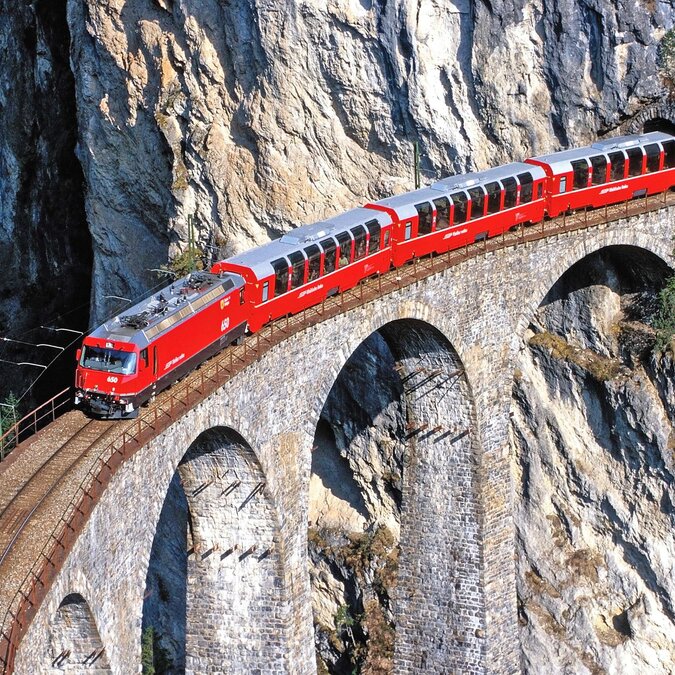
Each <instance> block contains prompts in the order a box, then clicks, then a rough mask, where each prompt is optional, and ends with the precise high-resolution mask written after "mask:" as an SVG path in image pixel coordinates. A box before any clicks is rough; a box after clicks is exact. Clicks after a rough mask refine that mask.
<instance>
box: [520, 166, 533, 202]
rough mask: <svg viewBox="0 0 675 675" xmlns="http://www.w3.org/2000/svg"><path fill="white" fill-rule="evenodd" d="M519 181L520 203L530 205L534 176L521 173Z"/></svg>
mask: <svg viewBox="0 0 675 675" xmlns="http://www.w3.org/2000/svg"><path fill="white" fill-rule="evenodd" d="M518 180H519V181H520V203H521V204H528V203H529V202H531V201H532V174H531V173H519V174H518Z"/></svg>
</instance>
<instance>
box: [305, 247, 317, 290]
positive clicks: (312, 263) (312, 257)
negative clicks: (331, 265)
mask: <svg viewBox="0 0 675 675" xmlns="http://www.w3.org/2000/svg"><path fill="white" fill-rule="evenodd" d="M305 255H306V256H307V260H308V261H309V264H308V272H307V282H308V283H309V282H310V281H315V280H316V279H318V278H319V275H320V273H321V251H320V250H319V247H318V246H317V245H316V244H312V246H308V247H307V248H306V249H305Z"/></svg>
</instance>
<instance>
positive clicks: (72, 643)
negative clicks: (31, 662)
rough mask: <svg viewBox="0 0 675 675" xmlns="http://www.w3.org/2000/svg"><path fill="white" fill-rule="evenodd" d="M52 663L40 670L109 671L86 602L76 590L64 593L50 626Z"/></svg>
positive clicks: (72, 671)
mask: <svg viewBox="0 0 675 675" xmlns="http://www.w3.org/2000/svg"><path fill="white" fill-rule="evenodd" d="M50 647H51V650H50V651H51V653H50V658H51V663H50V664H49V665H48V666H45V668H44V670H43V671H42V672H48V673H85V672H86V673H98V674H100V675H103V674H104V673H110V672H112V671H111V669H110V663H109V661H108V656H107V654H106V651H105V648H104V646H103V642H102V641H101V636H100V634H99V632H98V628H97V627H96V622H95V620H94V615H93V614H92V612H91V608H90V607H89V603H88V602H87V601H86V600H85V599H84V597H83V596H82V595H80V594H79V593H70V594H69V595H67V596H66V597H65V598H64V599H63V600H62V601H61V604H60V605H59V607H58V609H57V610H56V614H55V616H54V619H53V621H52V623H51V626H50Z"/></svg>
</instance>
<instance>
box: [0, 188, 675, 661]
mask: <svg viewBox="0 0 675 675" xmlns="http://www.w3.org/2000/svg"><path fill="white" fill-rule="evenodd" d="M673 205H675V192H668V193H663V194H660V195H657V196H654V197H649V198H645V199H641V200H639V201H632V202H625V203H622V204H617V205H615V206H612V207H607V208H603V209H598V210H596V211H591V212H581V213H576V214H573V215H571V216H561V217H559V218H556V219H553V220H549V221H544V222H542V223H539V224H537V225H536V226H532V227H529V228H522V227H520V228H519V229H518V230H517V231H515V232H507V233H504V234H503V235H502V236H499V237H495V238H493V239H488V240H484V241H481V242H477V243H475V244H471V245H469V246H467V247H465V248H462V249H456V250H453V251H449V252H448V253H446V254H442V255H440V256H436V257H430V258H425V259H419V260H418V259H415V260H413V261H411V263H409V264H407V265H405V266H404V267H399V268H396V269H394V270H392V271H391V272H389V273H387V274H384V275H382V276H380V277H376V278H371V279H368V280H366V281H365V282H364V283H362V284H360V285H359V286H358V287H356V288H354V289H351V290H350V291H347V292H345V293H342V294H341V295H338V296H334V297H332V298H330V299H329V300H327V301H325V302H323V303H321V304H320V305H317V306H315V307H310V308H308V309H307V310H304V311H303V312H301V313H300V314H297V315H294V316H293V317H287V318H285V319H281V320H279V321H275V322H273V323H271V324H268V325H267V326H265V328H263V329H262V330H261V331H259V332H258V333H256V334H254V335H252V336H250V337H247V338H246V340H245V341H244V344H243V345H241V346H232V347H229V348H227V349H225V350H224V351H223V352H221V353H220V354H218V355H216V356H215V357H213V358H212V359H211V360H210V361H208V362H206V363H204V364H202V366H200V368H199V369H198V370H196V371H193V372H192V373H191V374H189V375H188V376H187V377H186V378H184V379H183V380H182V381H181V382H179V383H177V384H175V385H174V386H173V387H172V388H171V389H168V390H166V391H164V392H162V393H161V394H160V395H158V396H157V398H156V400H155V401H154V402H152V403H151V404H150V405H149V406H148V407H147V408H145V409H143V410H142V412H141V415H140V417H139V418H138V419H136V420H130V421H124V422H119V421H118V422H102V421H98V423H94V422H87V421H86V418H84V416H83V415H82V414H81V413H77V412H71V413H67V414H65V415H63V416H62V417H59V418H58V419H57V420H56V421H55V422H53V423H52V424H50V425H49V426H48V427H46V428H44V429H42V430H41V431H40V432H38V433H37V434H36V435H35V436H34V437H33V438H31V439H29V441H26V442H24V443H22V444H21V446H20V447H19V448H17V450H15V451H14V453H12V454H13V455H14V454H15V453H19V454H20V457H15V458H14V460H13V462H12V466H11V470H10V469H7V470H3V469H0V495H2V491H3V489H4V488H5V486H6V484H7V481H8V479H10V475H15V474H17V472H18V473H19V474H20V473H21V470H20V469H22V467H24V464H25V463H26V457H32V456H33V455H35V456H36V457H38V456H41V457H42V458H41V459H37V460H35V461H36V462H37V464H38V469H37V470H36V471H34V473H31V472H30V470H26V469H25V468H23V469H22V470H23V472H24V474H25V477H24V479H23V481H22V482H21V480H19V483H20V484H21V487H20V489H19V490H17V491H15V494H13V495H12V496H11V497H10V496H8V495H2V496H0V509H2V511H1V513H0V610H2V612H3V614H2V616H3V619H2V624H0V629H1V630H2V633H0V672H2V673H10V672H12V670H13V660H14V655H15V652H16V649H17V648H18V645H19V643H20V641H21V638H22V637H23V635H24V634H25V632H26V630H27V628H28V626H29V625H30V621H31V620H32V618H33V616H34V615H35V613H36V611H37V609H38V607H39V605H40V603H41V601H42V600H43V599H44V597H45V595H46V593H47V591H48V590H49V588H50V585H51V582H52V581H53V579H54V578H55V576H56V574H57V573H58V571H59V569H60V567H61V565H62V564H63V562H64V561H65V559H66V557H67V555H68V552H69V551H70V548H71V547H72V545H73V543H74V541H75V539H76V537H77V534H78V532H79V530H80V529H81V528H82V526H83V525H84V523H85V522H86V520H87V518H88V516H89V514H90V513H91V511H92V509H93V507H94V505H95V504H96V502H97V501H98V499H99V497H100V495H101V494H102V492H103V490H104V489H105V487H106V485H107V484H108V482H109V481H110V479H111V477H112V476H113V475H114V473H115V472H116V471H117V469H118V468H119V467H120V466H121V465H122V463H123V462H124V461H125V460H126V459H127V458H128V457H130V456H131V455H133V454H134V453H135V452H136V451H137V450H138V449H139V448H141V447H143V445H144V444H145V443H146V442H147V441H149V440H150V439H151V438H154V437H155V436H156V435H158V434H159V433H161V432H162V431H164V430H165V429H166V428H168V427H169V426H170V425H171V424H172V423H173V422H174V421H176V420H177V419H178V418H179V417H181V416H182V415H183V414H184V413H185V412H186V411H187V410H189V409H190V408H191V407H193V406H194V405H195V404H196V403H198V402H200V401H203V400H204V399H205V398H206V397H207V396H209V395H210V394H211V393H213V392H214V391H216V390H217V389H218V388H220V387H221V386H222V385H223V384H224V383H225V382H227V381H228V380H230V379H231V378H232V377H234V375H236V374H237V373H239V372H241V371H242V370H243V369H244V368H246V367H247V366H248V365H250V364H251V363H253V362H254V361H256V360H257V359H258V358H260V356H262V355H263V354H264V353H265V352H267V351H268V350H269V349H271V348H272V347H273V346H275V345H277V344H279V343H280V342H282V341H283V340H285V339H286V338H287V337H290V336H291V335H293V334H295V333H297V332H299V331H301V330H304V329H305V328H307V327H309V326H312V325H314V324H316V323H319V322H321V321H323V320H325V319H327V318H330V317H331V316H335V315H337V314H341V313H344V312H347V311H349V310H350V309H353V308H354V307H358V306H360V305H363V304H366V303H368V302H370V301H372V300H374V299H376V298H379V297H382V296H385V295H387V294H389V293H392V292H395V291H397V290H399V289H401V288H403V287H405V286H408V285H410V284H412V283H415V282H416V281H419V280H421V279H424V278H426V277H429V276H432V275H434V274H436V273H438V272H440V271H442V270H443V269H447V268H449V267H453V266H455V265H457V264H459V263H461V262H464V261H466V260H468V259H470V258H475V257H477V256H480V255H482V254H485V253H488V252H491V251H496V250H498V249H502V248H508V247H512V246H518V245H521V244H527V243H528V242H532V241H536V240H538V239H543V238H547V237H551V236H556V235H559V234H563V233H567V232H572V231H576V230H582V229H586V228H589V227H593V226H597V225H601V224H604V223H609V222H611V221H613V220H619V219H621V218H625V217H629V216H633V215H639V214H641V213H645V212H647V211H653V210H657V209H660V208H663V207H666V206H673ZM76 420H77V421H76ZM68 428H70V431H68ZM59 434H61V435H60V436H59ZM69 434H70V435H69ZM57 437H58V438H61V439H62V440H60V441H58V442H57V443H56V444H54V442H53V440H54V439H55V438H57ZM45 439H46V442H47V443H51V445H52V446H54V445H56V446H58V447H57V449H56V450H55V451H53V452H52V453H51V454H50V453H49V451H47V450H44V448H43V449H42V452H43V454H42V455H39V453H40V444H41V443H42V445H44V440H45ZM59 443H60V445H59ZM85 446H87V447H85ZM78 453H79V454H78ZM61 455H62V457H59V456H61ZM1 466H2V465H1V464H0V467H1ZM40 476H41V478H40ZM66 478H67V479H68V480H67V481H66ZM65 482H67V484H68V486H69V488H68V489H67V490H62V491H59V490H57V489H56V488H57V487H58V486H59V485H64V484H65ZM31 486H32V487H31ZM24 490H26V496H25V497H24V496H21V495H22V493H23V492H24ZM29 493H31V494H34V496H33V497H31V496H30V494H29ZM43 514H46V515H47V516H48V518H47V520H48V521H49V522H51V523H53V525H51V526H46V525H45V524H44V523H43V520H42V516H43ZM31 523H33V524H34V525H33V527H32V530H31ZM36 530H39V532H38V534H39V536H38V534H36V536H35V540H33V539H32V538H31V533H32V531H36ZM12 533H13V534H12ZM8 542H9V543H8ZM19 544H21V556H20V559H21V561H22V563H23V566H21V567H20V568H19V569H16V566H15V565H14V561H15V560H17V561H18V560H19V557H18V553H17V550H16V549H17V547H18V545H19ZM3 551H4V553H3ZM14 556H16V558H15V557H14ZM31 564H32V566H31ZM13 565H14V569H12V567H13ZM27 570H28V572H27V573H26V571H27ZM5 575H6V576H5Z"/></svg>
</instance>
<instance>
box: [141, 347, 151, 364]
mask: <svg viewBox="0 0 675 675" xmlns="http://www.w3.org/2000/svg"><path fill="white" fill-rule="evenodd" d="M141 361H142V362H143V367H144V368H147V367H148V366H149V365H150V362H149V360H148V348H147V347H146V348H145V349H142V350H141Z"/></svg>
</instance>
